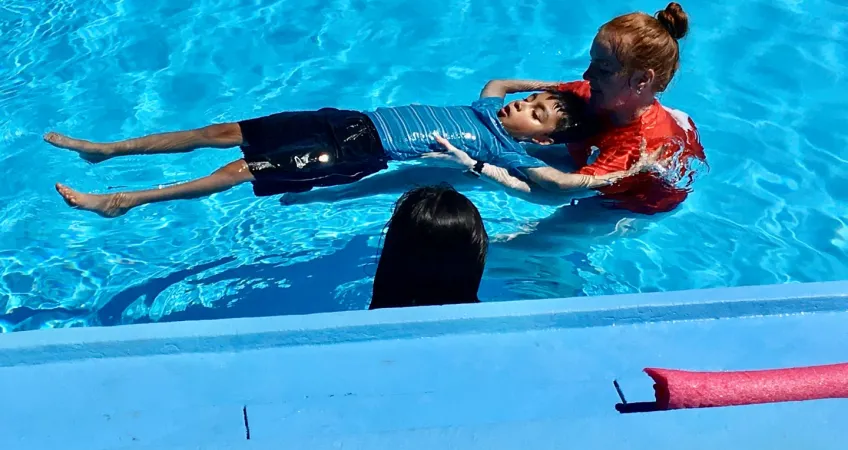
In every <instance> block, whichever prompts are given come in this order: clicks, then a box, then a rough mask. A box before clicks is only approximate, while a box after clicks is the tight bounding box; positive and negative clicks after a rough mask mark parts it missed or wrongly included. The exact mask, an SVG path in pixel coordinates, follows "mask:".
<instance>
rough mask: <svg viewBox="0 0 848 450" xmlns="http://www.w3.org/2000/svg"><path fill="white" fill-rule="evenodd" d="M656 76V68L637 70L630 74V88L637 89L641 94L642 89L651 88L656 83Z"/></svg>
mask: <svg viewBox="0 0 848 450" xmlns="http://www.w3.org/2000/svg"><path fill="white" fill-rule="evenodd" d="M655 76H656V72H654V69H648V70H637V71H635V72H633V75H631V76H630V88H631V89H632V90H634V91H636V93H637V94H641V93H642V91H644V90H646V89H650V87H651V85H653V83H654V77H655Z"/></svg>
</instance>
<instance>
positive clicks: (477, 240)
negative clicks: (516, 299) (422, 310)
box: [369, 184, 489, 309]
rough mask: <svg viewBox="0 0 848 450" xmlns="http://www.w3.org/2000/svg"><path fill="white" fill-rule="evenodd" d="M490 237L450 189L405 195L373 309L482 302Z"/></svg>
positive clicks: (393, 220)
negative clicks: (484, 270) (481, 287)
mask: <svg viewBox="0 0 848 450" xmlns="http://www.w3.org/2000/svg"><path fill="white" fill-rule="evenodd" d="M488 247H489V236H488V234H487V233H486V229H485V227H484V226H483V219H482V218H481V217H480V212H479V211H478V210H477V208H476V207H475V206H474V204H473V203H471V201H470V200H468V198H466V197H465V196H464V195H462V194H460V193H459V192H457V191H456V190H454V188H453V187H451V186H450V185H447V184H440V185H436V186H424V187H419V188H415V189H412V190H410V191H409V192H407V193H405V194H403V196H401V198H400V199H399V200H398V202H397V204H396V205H395V210H394V214H393V215H392V218H391V220H390V221H389V224H388V229H387V231H386V236H385V241H384V244H383V251H382V254H381V255H380V261H379V263H378V264H377V273H376V275H375V276H374V292H373V295H372V297H371V306H370V307H369V309H378V308H393V307H402V306H424V305H444V304H451V303H476V302H479V301H480V300H479V299H478V297H477V290H478V289H479V287H480V280H481V279H482V278H483V269H484V267H485V264H486V254H487V253H488Z"/></svg>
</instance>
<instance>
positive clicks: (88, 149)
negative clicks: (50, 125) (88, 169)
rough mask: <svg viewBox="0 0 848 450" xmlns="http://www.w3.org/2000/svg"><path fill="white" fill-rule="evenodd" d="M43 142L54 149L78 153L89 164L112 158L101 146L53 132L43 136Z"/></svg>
mask: <svg viewBox="0 0 848 450" xmlns="http://www.w3.org/2000/svg"><path fill="white" fill-rule="evenodd" d="M44 140H45V141H46V142H47V143H49V144H50V145H52V146H54V147H58V148H63V149H65V150H73V151H75V152H77V153H79V155H80V158H82V159H84V160H86V161H88V162H90V163H99V162H102V161H106V160H107V159H109V158H111V157H112V156H111V155H110V154H109V152H108V151H107V150H106V149H105V148H104V145H103V144H95V143H94V142H89V141H84V140H82V139H74V138H72V137H68V136H65V135H64V134H59V133H56V132H53V131H51V132H49V133H47V134H45V135H44Z"/></svg>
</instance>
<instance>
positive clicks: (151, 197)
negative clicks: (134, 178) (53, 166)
mask: <svg viewBox="0 0 848 450" xmlns="http://www.w3.org/2000/svg"><path fill="white" fill-rule="evenodd" d="M248 181H253V175H252V174H251V173H250V170H248V168H247V163H245V161H244V160H243V159H239V160H238V161H233V162H231V163H229V164H227V165H226V166H224V167H222V168H220V169H218V170H216V171H215V172H214V173H213V174H212V175H209V176H207V177H203V178H199V179H197V180H194V181H190V182H188V183H184V184H178V185H175V186H169V187H166V188H162V189H150V190H146V191H134V192H116V193H114V194H84V193H82V192H77V191H75V190H73V189H71V188H69V187H67V186H64V185H62V184H59V183H57V184H56V190H57V191H58V192H59V194H61V195H62V197H63V198H64V199H65V202H66V203H67V204H68V205H69V206H72V207H74V208H78V209H82V210H85V211H92V212H95V213H97V214H100V215H101V216H103V217H118V216H120V215H123V214H126V212H127V211H129V210H130V209H132V208H135V207H136V206H141V205H146V204H148V203H156V202H164V201H168V200H186V199H192V198H198V197H206V196H208V195H211V194H214V193H216V192H222V191H226V190H227V189H230V188H232V187H233V186H237V185H239V184H241V183H245V182H248Z"/></svg>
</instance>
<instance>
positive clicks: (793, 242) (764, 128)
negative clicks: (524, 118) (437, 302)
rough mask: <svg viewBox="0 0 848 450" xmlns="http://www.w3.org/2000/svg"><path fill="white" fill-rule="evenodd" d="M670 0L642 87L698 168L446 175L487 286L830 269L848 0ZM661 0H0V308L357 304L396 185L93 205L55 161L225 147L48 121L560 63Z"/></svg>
mask: <svg viewBox="0 0 848 450" xmlns="http://www.w3.org/2000/svg"><path fill="white" fill-rule="evenodd" d="M686 6H687V8H689V9H688V12H689V13H690V15H691V17H692V18H693V29H692V34H691V36H690V37H688V38H687V39H686V40H685V41H684V43H683V62H682V67H681V71H680V74H679V76H678V77H677V78H676V79H675V81H674V82H673V83H672V86H671V89H670V91H669V92H668V93H667V94H664V95H663V98H662V100H663V102H664V103H666V104H668V105H669V106H672V107H674V108H678V109H682V110H684V111H686V112H688V113H689V114H690V115H692V116H693V118H694V119H695V120H696V122H697V123H698V125H699V128H700V131H701V137H702V139H703V142H704V144H705V146H706V148H707V154H708V157H709V160H710V165H711V171H710V173H709V175H708V176H705V177H703V178H701V179H699V180H698V181H697V182H696V184H695V186H694V187H695V192H694V193H693V194H692V195H691V196H690V198H689V199H688V200H687V202H686V203H685V204H684V205H683V206H682V207H681V208H680V209H679V210H677V211H676V212H674V213H673V214H668V215H665V216H663V217H650V218H647V217H629V216H627V215H623V216H622V215H621V214H616V213H613V212H610V211H605V210H603V209H598V208H596V207H595V206H596V205H593V204H592V202H585V203H582V204H580V205H578V206H577V207H563V208H553V207H539V206H535V205H531V204H528V203H525V202H522V201H519V200H516V199H512V198H509V197H507V196H506V195H504V194H502V193H499V192H494V191H492V190H491V189H489V188H488V187H487V186H482V187H481V186H477V185H474V184H472V183H470V182H468V181H463V180H465V179H464V178H462V177H461V176H459V175H457V177H456V178H453V179H452V181H454V182H456V183H457V186H458V187H459V188H460V189H461V190H463V192H465V193H467V194H468V196H469V197H470V198H471V199H472V200H473V201H474V202H475V203H476V204H477V205H478V206H479V208H480V210H481V213H482V214H483V216H484V217H485V220H486V225H487V228H488V230H489V233H490V235H491V236H492V238H493V244H492V251H491V259H490V263H489V265H488V268H487V272H486V279H485V281H484V283H483V286H482V287H481V295H482V296H483V298H484V299H485V300H512V299H518V298H544V297H558V296H572V295H600V294H612V293H627V292H647V291H668V290H680V289H691V288H705V287H716V286H735V285H751V284H765V283H793V282H804V281H822V280H832V279H844V278H846V277H848V267H846V265H845V263H844V261H846V256H848V254H846V253H848V244H847V243H846V242H848V231H846V230H848V226H846V222H848V219H846V217H848V207H846V205H848V203H846V201H848V187H846V185H845V183H844V181H843V180H845V179H846V177H848V173H846V172H848V169H846V167H848V165H846V164H845V163H846V161H848V153H846V150H845V149H846V148H848V136H846V131H845V129H844V123H846V120H848V112H846V111H845V109H844V108H843V105H844V103H845V99H844V96H845V94H844V93H845V92H848V89H846V88H848V85H846V80H845V76H844V73H845V61H846V60H848V54H846V52H848V51H846V48H848V46H846V26H845V24H846V23H848V8H846V7H845V6H844V5H842V4H841V3H838V2H833V1H826V0H813V1H809V2H804V5H803V8H801V6H800V3H798V2H789V1H786V2H770V1H766V0H755V1H753V2H746V3H744V4H742V3H738V2H730V1H726V0H724V1H720V2H695V3H692V4H691V5H686ZM655 8H656V4H652V3H650V2H647V1H642V0H640V1H630V2H626V4H620V2H612V1H601V2H597V3H586V2H584V4H574V3H573V2H558V1H553V0H540V1H537V2H529V3H528V2H517V3H516V2H500V1H498V2H491V1H483V0H439V1H436V2H401V1H398V0H374V1H364V0H331V1H329V2H314V1H306V2H290V1H282V0H250V1H247V0H203V1H193V0H145V1H142V0H122V1H118V2H113V1H104V0H74V1H71V0H56V1H50V2H46V1H23V0H7V1H4V2H3V4H2V5H0V33H2V34H3V36H4V39H3V40H2V41H0V51H2V55H3V56H2V58H3V60H2V64H0V117H2V118H3V119H2V120H0V146H2V149H0V176H2V177H3V179H4V182H3V183H2V185H0V331H14V330H25V329H36V328H41V327H59V326H94V325H115V324H121V323H138V322H148V321H167V320H185V319H203V318H221V317H241V316H257V315H269V314H296V313H310V312H319V311H333V310H344V309H360V308H364V307H365V306H366V305H367V302H368V295H369V293H370V281H371V277H373V274H374V256H375V255H376V253H377V243H378V237H379V234H380V231H381V230H382V228H383V226H384V224H385V222H386V220H387V219H388V217H389V214H390V212H391V208H392V206H393V203H394V201H395V200H396V199H397V196H398V195H399V194H400V192H402V191H403V190H404V189H405V188H406V187H408V184H404V185H403V186H401V185H399V184H398V183H397V182H396V181H395V182H389V181H385V182H379V183H375V185H377V186H378V187H379V188H380V190H382V192H381V193H379V194H375V195H371V196H366V197H364V198H355V199H350V200H345V201H341V202H338V203H336V204H329V203H319V202H315V203H310V204H304V205H296V206H290V207H282V206H280V205H279V203H278V202H277V199H275V198H266V199H256V198H254V197H252V195H251V192H250V188H249V187H240V188H237V189H234V190H232V191H230V192H226V193H222V194H219V195H215V196H213V197H211V198H208V199H205V200H202V201H191V202H188V201H187V202H175V203H171V204H160V205H150V206H147V207H144V208H140V209H138V210H136V211H133V212H132V213H131V214H129V215H128V216H125V217H122V218H118V219H115V220H111V221H107V220H103V219H100V218H97V217H94V216H91V215H88V214H84V213H81V212H77V211H73V210H70V209H68V208H67V207H65V205H64V204H63V203H62V202H61V200H60V199H59V198H58V196H56V194H55V192H54V191H53V188H52V186H53V183H55V182H57V181H61V182H65V183H68V184H71V185H72V186H74V187H77V188H79V189H83V190H91V191H96V192H104V191H107V190H109V189H117V188H121V189H140V188H148V187H151V186H157V185H162V184H166V183H173V182H178V181H184V180H188V179H191V178H194V177H198V176H202V175H206V174H208V173H209V172H211V171H213V170H215V169H216V168H218V167H220V166H221V165H223V164H225V163H227V162H228V161H230V160H232V159H235V158H238V157H239V154H238V152H237V151H221V150H206V151H201V152H196V153H193V154H183V155H162V156H156V157H147V158H145V157H132V158H126V159H123V160H113V161H109V162H107V163H104V164H99V165H88V164H86V163H84V162H82V161H81V160H79V159H78V158H76V157H75V156H74V155H73V154H70V153H69V152H63V151H59V150H56V149H53V148H50V147H49V146H47V145H45V144H44V143H42V142H41V141H40V137H41V135H42V133H44V132H45V131H47V130H50V129H58V130H60V131H64V132H68V133H73V134H76V135H79V136H82V137H85V138H88V139H95V140H114V139H121V138H125V137H129V136H137V135H141V134H146V133H150V132H155V131H165V130H173V129H181V128H191V127H197V126H202V125H205V124H207V123H209V122H220V121H231V120H238V119H241V118H245V117H251V116H256V115H260V114H269V113H273V112H277V111H280V110H284V109H289V110H295V109H313V108H320V107H324V106H337V107H343V108H354V109H356V108H373V107H376V106H381V105H387V104H388V105H400V104H407V103H431V104H465V103H469V102H470V101H472V100H473V99H474V98H475V97H476V95H477V93H478V92H479V90H480V87H481V86H482V85H483V83H485V81H486V80H487V79H489V78H496V77H527V78H541V79H560V80H569V79H577V78H579V77H580V76H581V73H582V71H583V69H584V68H585V65H586V63H587V61H588V46H589V44H590V42H591V37H592V35H593V33H594V32H595V30H596V29H597V27H598V26H599V25H600V24H601V23H602V22H603V21H605V20H606V19H608V18H609V17H610V16H611V15H613V14H617V13H620V12H624V11H629V10H633V9H642V10H648V11H652V10H653V9H655ZM393 170H394V169H393ZM381 183H382V184H381ZM393 183H394V184H393ZM400 184H403V183H400Z"/></svg>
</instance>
